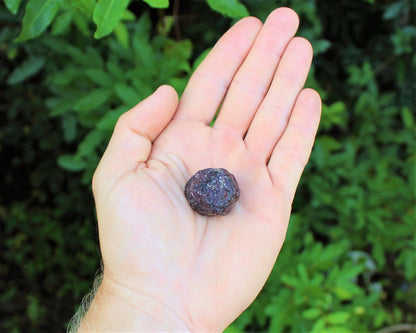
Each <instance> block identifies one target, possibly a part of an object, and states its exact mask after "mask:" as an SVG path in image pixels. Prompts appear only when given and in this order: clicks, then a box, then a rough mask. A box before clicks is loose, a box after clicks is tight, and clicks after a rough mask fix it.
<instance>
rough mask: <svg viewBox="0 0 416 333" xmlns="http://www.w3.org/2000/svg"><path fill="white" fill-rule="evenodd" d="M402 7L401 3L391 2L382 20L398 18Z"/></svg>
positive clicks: (403, 5) (402, 3)
mask: <svg viewBox="0 0 416 333" xmlns="http://www.w3.org/2000/svg"><path fill="white" fill-rule="evenodd" d="M404 7H405V4H404V2H403V1H397V2H393V3H392V4H391V5H389V6H388V7H387V8H386V10H385V11H384V13H383V19H385V20H391V19H393V18H396V17H398V16H399V15H400V13H401V12H402V11H403V9H404Z"/></svg>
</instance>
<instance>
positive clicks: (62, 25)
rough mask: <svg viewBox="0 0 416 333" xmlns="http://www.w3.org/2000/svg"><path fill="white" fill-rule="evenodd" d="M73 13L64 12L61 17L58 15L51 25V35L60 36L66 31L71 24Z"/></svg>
mask: <svg viewBox="0 0 416 333" xmlns="http://www.w3.org/2000/svg"><path fill="white" fill-rule="evenodd" d="M72 17H73V12H72V11H69V10H68V11H65V12H63V13H62V15H58V16H57V17H56V19H55V21H54V22H53V25H52V34H53V35H60V34H62V33H64V32H66V31H68V29H69V27H70V25H71V22H72Z"/></svg>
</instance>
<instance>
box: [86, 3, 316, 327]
mask: <svg viewBox="0 0 416 333" xmlns="http://www.w3.org/2000/svg"><path fill="white" fill-rule="evenodd" d="M298 24H299V20H298V16H297V15H296V13H295V12H294V11H292V10H291V9H288V8H279V9H277V10H275V11H273V12H272V13H271V14H270V15H269V17H268V18H267V20H266V22H265V23H264V25H263V24H262V23H261V22H260V21H259V20H258V19H256V18H253V17H248V18H244V19H242V20H240V21H239V22H238V23H236V24H235V25H234V26H233V27H232V28H231V29H230V30H229V31H228V32H226V33H225V34H224V35H223V36H222V38H221V39H220V40H219V41H218V43H217V44H216V45H215V47H214V48H213V49H212V51H211V52H210V53H209V55H208V56H207V57H206V58H205V60H204V61H203V62H202V63H201V65H200V66H199V67H198V68H197V70H196V71H195V73H194V74H193V75H192V77H191V79H190V81H189V84H188V85H187V87H186V89H185V91H184V93H183V95H182V97H181V99H180V101H178V97H177V95H176V93H175V91H174V90H173V88H171V87H169V86H162V87H160V88H159V89H157V90H156V92H155V93H154V94H153V95H151V96H150V97H148V98H147V99H145V100H144V101H142V102H141V103H140V104H138V105H137V106H136V107H134V108H133V109H131V110H130V111H128V112H126V113H125V114H123V115H122V116H121V117H120V119H119V121H118V122H117V124H116V126H115V129H114V133H113V136H112V138H111V140H110V143H109V145H108V147H107V149H106V151H105V153H104V155H103V157H102V159H101V161H100V163H99V166H98V168H97V170H96V172H95V174H94V177H93V191H94V197H95V201H96V209H97V218H98V227H99V237H100V246H101V253H102V259H103V267H104V277H103V281H102V283H101V286H100V287H99V288H98V291H97V293H96V295H95V298H94V300H93V302H92V304H91V306H90V309H89V311H88V312H87V314H86V315H85V317H84V319H83V321H82V323H81V327H80V330H79V331H80V332H87V331H195V332H220V331H223V330H224V329H225V328H226V327H227V326H228V325H229V324H230V323H231V322H232V321H233V320H234V319H235V318H236V317H237V316H238V315H239V314H240V313H241V312H242V311H244V309H246V308H247V307H248V306H249V305H250V304H251V302H252V301H253V300H254V299H255V297H256V296H257V295H258V293H259V292H260V290H261V288H262V287H263V285H264V283H265V281H266V279H267V277H268V276H269V274H270V271H271V269H272V267H273V265H274V263H275V261H276V258H277V256H278V254H279V251H280V249H281V247H282V245H283V241H284V239H285V235H286V230H287V226H288V221H289V217H290V211H291V204H292V201H293V197H294V194H295V190H296V187H297V184H298V181H299V178H300V176H301V173H302V171H303V169H304V167H305V165H306V163H307V161H308V158H309V155H310V152H311V149H312V146H313V142H314V138H315V134H316V131H317V127H318V124H319V119H320V111H321V101H320V98H319V95H318V94H317V92H316V91H314V90H312V89H304V88H303V86H304V84H305V80H306V77H307V75H308V72H309V68H310V63H311V59H312V53H313V52H312V47H311V45H310V43H309V42H308V41H307V40H305V39H303V38H299V37H294V35H295V33H296V30H297V28H298ZM221 103H222V106H221V109H220V112H219V114H218V117H217V119H216V121H215V124H214V125H213V126H212V127H210V126H209V124H210V122H211V120H212V119H213V117H214V115H215V113H216V111H217V109H218V108H219V106H220V105H221ZM208 167H213V168H225V169H227V170H229V171H230V172H231V173H232V174H234V175H235V177H236V178H237V180H238V183H239V186H240V190H241V195H240V198H239V200H238V202H237V203H236V204H235V205H234V207H233V210H232V211H231V213H230V214H229V215H227V216H215V217H207V216H202V215H199V214H198V213H196V212H195V211H193V210H192V209H191V207H190V206H189V204H188V202H187V200H186V198H185V196H184V187H185V184H186V181H187V180H188V179H189V178H190V177H191V176H192V175H193V174H194V173H195V172H197V171H198V170H200V169H204V168H208Z"/></svg>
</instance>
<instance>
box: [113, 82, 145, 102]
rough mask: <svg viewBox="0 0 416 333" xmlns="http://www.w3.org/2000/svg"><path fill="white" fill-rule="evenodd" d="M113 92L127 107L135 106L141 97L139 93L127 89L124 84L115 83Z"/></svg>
mask: <svg viewBox="0 0 416 333" xmlns="http://www.w3.org/2000/svg"><path fill="white" fill-rule="evenodd" d="M114 90H115V92H116V94H117V96H118V97H119V98H120V99H121V100H122V101H123V102H124V103H125V104H126V105H128V107H132V106H135V105H136V104H137V103H139V102H140V100H141V96H140V94H139V92H137V91H136V90H134V89H133V88H131V87H129V86H128V85H126V84H124V83H117V84H116V85H115V86H114Z"/></svg>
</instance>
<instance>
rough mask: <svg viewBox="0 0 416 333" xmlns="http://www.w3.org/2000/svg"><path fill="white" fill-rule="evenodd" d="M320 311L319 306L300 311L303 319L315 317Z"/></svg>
mask: <svg viewBox="0 0 416 333" xmlns="http://www.w3.org/2000/svg"><path fill="white" fill-rule="evenodd" d="M321 313H322V311H321V309H319V308H309V309H306V310H304V311H302V317H303V318H305V319H311V320H313V319H316V318H318V317H319V316H320V314H321Z"/></svg>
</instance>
